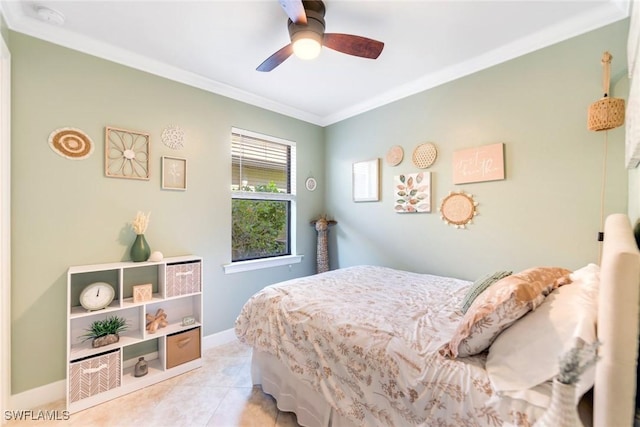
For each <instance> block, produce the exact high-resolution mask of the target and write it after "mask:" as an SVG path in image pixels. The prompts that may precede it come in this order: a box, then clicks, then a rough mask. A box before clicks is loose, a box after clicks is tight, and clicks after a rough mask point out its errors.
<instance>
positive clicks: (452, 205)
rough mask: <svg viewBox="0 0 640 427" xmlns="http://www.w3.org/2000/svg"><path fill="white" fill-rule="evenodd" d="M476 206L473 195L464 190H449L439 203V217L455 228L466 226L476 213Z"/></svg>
mask: <svg viewBox="0 0 640 427" xmlns="http://www.w3.org/2000/svg"><path fill="white" fill-rule="evenodd" d="M477 206H478V202H476V201H475V200H473V195H471V194H467V193H465V192H464V191H460V192H458V193H456V192H451V193H449V195H448V196H447V197H445V198H444V199H443V200H442V203H441V204H440V214H441V216H440V218H442V220H443V221H444V222H445V223H447V224H449V225H453V226H454V227H456V228H466V227H467V224H471V222H472V221H473V217H474V216H476V215H478V211H477V210H476V207H477Z"/></svg>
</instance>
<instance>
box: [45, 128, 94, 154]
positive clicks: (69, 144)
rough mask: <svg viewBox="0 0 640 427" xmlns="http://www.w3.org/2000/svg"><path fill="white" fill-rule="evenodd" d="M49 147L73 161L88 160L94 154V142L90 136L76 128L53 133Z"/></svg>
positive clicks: (58, 130)
mask: <svg viewBox="0 0 640 427" xmlns="http://www.w3.org/2000/svg"><path fill="white" fill-rule="evenodd" d="M49 147H51V149H52V150H53V151H55V152H56V153H58V154H59V155H61V156H62V157H65V158H67V159H71V160H81V159H86V158H87V157H89V156H90V155H91V153H93V141H92V140H91V138H89V135H87V134H86V133H84V132H83V131H81V130H80V129H75V128H61V129H56V130H54V131H53V132H51V134H50V135H49Z"/></svg>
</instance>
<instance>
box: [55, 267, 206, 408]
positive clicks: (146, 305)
mask: <svg viewBox="0 0 640 427" xmlns="http://www.w3.org/2000/svg"><path fill="white" fill-rule="evenodd" d="M95 282H106V283H108V284H109V285H111V286H112V287H113V289H114V291H115V297H114V299H113V301H112V302H111V304H110V305H109V306H108V307H106V308H104V309H102V310H97V311H87V310H85V309H84V308H83V307H82V306H81V305H80V299H79V298H80V293H81V292H82V290H83V289H84V288H85V287H86V286H88V285H89V284H91V283H95ZM148 283H150V284H151V285H152V289H153V295H152V298H151V300H147V301H144V302H137V303H134V302H133V286H135V285H140V284H148ZM202 283H203V281H202V258H200V257H196V256H182V257H172V258H165V259H163V260H162V261H159V262H118V263H110V264H95V265H83V266H75V267H70V268H69V270H68V272H67V410H68V411H69V412H70V413H74V412H78V411H81V410H83V409H86V408H89V407H91V406H94V405H97V404H99V403H102V402H105V401H107V400H110V399H114V398H116V397H119V396H122V395H124V394H127V393H131V392H133V391H135V390H139V389H141V388H143V387H146V386H149V385H151V384H155V383H157V382H159V381H163V380H166V379H168V378H171V377H173V376H176V375H180V374H182V373H185V372H187V371H190V370H192V369H195V368H198V367H200V366H202V350H201V343H202ZM158 309H162V310H164V312H165V313H166V314H167V319H166V320H167V321H168V325H167V326H166V327H162V328H159V329H158V330H156V331H155V332H154V333H150V332H148V331H147V330H146V315H147V313H149V314H152V315H155V314H156V312H157V310H158ZM111 316H118V317H123V318H125V319H126V320H127V330H126V331H124V332H123V333H120V340H119V341H118V342H116V343H114V344H110V345H106V346H103V347H98V348H93V347H92V345H91V340H87V341H84V342H83V338H81V337H82V335H84V334H85V333H86V330H87V328H89V326H90V325H91V323H93V322H94V321H96V320H103V319H106V318H108V317H111ZM185 318H193V319H195V322H193V323H190V324H186V325H185V324H183V319H185ZM186 323H189V322H186ZM139 357H144V359H145V360H146V361H147V364H148V373H147V374H146V375H144V376H141V377H135V376H134V366H135V364H136V362H137V361H138V359H139Z"/></svg>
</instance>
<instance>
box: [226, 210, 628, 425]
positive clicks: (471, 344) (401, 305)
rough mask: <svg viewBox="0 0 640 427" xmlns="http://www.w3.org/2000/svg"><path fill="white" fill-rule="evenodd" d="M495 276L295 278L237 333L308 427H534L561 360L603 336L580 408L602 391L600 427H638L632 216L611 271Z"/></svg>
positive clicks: (262, 378)
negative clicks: (635, 418)
mask: <svg viewBox="0 0 640 427" xmlns="http://www.w3.org/2000/svg"><path fill="white" fill-rule="evenodd" d="M491 276H492V277H489V276H488V277H486V278H483V280H482V281H476V283H472V282H469V281H464V280H459V279H455V278H448V277H440V276H434V275H429V274H417V273H411V272H406V271H399V270H394V269H389V268H385V267H380V266H355V267H349V268H343V269H338V270H334V271H329V272H326V273H321V274H318V275H314V276H309V277H303V278H299V279H294V280H290V281H286V282H282V283H279V284H275V285H271V286H268V287H266V288H265V289H263V290H261V291H260V292H258V293H256V294H255V295H254V296H253V297H252V298H251V299H250V300H249V301H248V302H247V303H246V304H245V306H244V307H243V308H242V311H241V313H240V315H239V316H238V318H237V320H236V335H237V336H238V338H239V339H240V340H241V341H243V342H246V343H248V344H250V345H251V346H252V347H253V356H252V379H253V382H254V384H259V385H261V386H262V389H263V391H264V392H266V393H268V394H270V395H272V396H274V397H275V399H276V401H277V405H278V408H280V409H281V410H284V411H291V412H295V413H296V416H297V419H298V423H299V424H301V425H303V426H308V427H329V426H331V427H353V426H384V425H388V426H400V425H402V426H405V425H407V426H408V425H416V426H509V425H513V426H530V425H533V424H534V422H535V420H537V419H538V418H539V417H540V416H541V415H542V414H543V413H544V411H545V408H546V406H547V405H548V402H549V399H550V394H551V385H550V381H549V380H550V379H551V377H552V376H553V375H554V372H557V358H558V355H559V354H560V353H562V352H563V351H566V350H567V349H568V348H570V347H571V346H573V345H574V342H575V339H577V338H580V339H582V340H584V341H586V342H590V341H595V339H596V334H597V339H598V340H599V341H600V342H601V346H600V348H599V356H600V360H599V361H598V363H597V364H596V365H595V368H594V369H592V370H590V371H587V372H586V373H585V374H584V375H583V377H582V378H581V382H580V383H579V384H578V393H577V398H578V397H580V396H582V395H583V394H584V393H585V392H587V390H589V389H590V388H591V387H592V386H593V384H594V383H595V386H594V387H593V425H595V426H596V427H605V426H606V427H617V426H631V425H632V424H633V416H634V411H635V387H636V384H635V378H636V377H635V368H636V360H637V336H638V295H639V286H640V285H639V283H640V253H638V249H637V247H636V242H635V239H634V236H633V233H632V230H631V226H630V224H629V220H628V218H627V217H626V216H625V215H622V214H615V215H611V216H610V217H608V218H607V221H606V225H605V241H604V244H603V255H602V260H601V263H600V265H599V266H597V265H594V264H589V265H586V266H585V267H583V268H581V269H578V270H576V271H569V270H566V269H563V268H561V267H535V268H532V269H527V270H524V271H521V272H515V273H514V272H495V273H494V274H492V275H491ZM480 282H487V283H490V286H488V287H486V290H482V289H480V288H482V287H485V286H487V283H482V286H480V285H481V283H480ZM463 303H466V304H463ZM463 307H464V308H467V311H466V312H464V311H463ZM596 324H597V330H596ZM549 331H553V333H549ZM539 341H540V342H539ZM527 346H532V347H527ZM536 346H537V347H536ZM531 354H532V355H535V357H533V358H532V359H530V360H526V358H527V357H530V356H529V355H531ZM545 358H546V359H545ZM523 360H524V361H525V362H526V363H527V365H525V366H527V369H522V368H521V365H520V364H521V363H522V361H523ZM534 360H535V361H534Z"/></svg>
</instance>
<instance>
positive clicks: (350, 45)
mask: <svg viewBox="0 0 640 427" xmlns="http://www.w3.org/2000/svg"><path fill="white" fill-rule="evenodd" d="M323 45H324V46H326V47H328V48H329V49H333V50H337V51H338V52H342V53H346V54H347V55H354V56H359V57H361V58H369V59H376V58H377V57H378V56H379V55H380V53H381V52H382V48H384V43H382V42H379V41H377V40H373V39H368V38H366V37H360V36H354V35H351V34H340V33H326V34H325V35H324V40H323Z"/></svg>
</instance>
